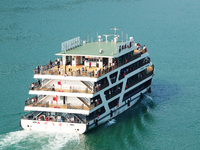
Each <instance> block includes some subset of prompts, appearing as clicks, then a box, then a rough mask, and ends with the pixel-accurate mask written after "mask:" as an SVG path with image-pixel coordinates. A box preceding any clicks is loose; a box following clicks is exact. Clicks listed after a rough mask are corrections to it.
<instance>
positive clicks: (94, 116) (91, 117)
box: [89, 106, 106, 120]
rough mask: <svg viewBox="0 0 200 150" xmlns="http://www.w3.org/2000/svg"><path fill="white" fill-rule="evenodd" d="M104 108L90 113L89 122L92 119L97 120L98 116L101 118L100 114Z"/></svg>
mask: <svg viewBox="0 0 200 150" xmlns="http://www.w3.org/2000/svg"><path fill="white" fill-rule="evenodd" d="M105 111H106V110H105V108H104V106H103V107H101V108H99V109H97V110H96V111H94V112H92V113H91V114H90V115H89V120H93V119H94V118H98V117H99V116H101V115H102V114H104V113H105Z"/></svg>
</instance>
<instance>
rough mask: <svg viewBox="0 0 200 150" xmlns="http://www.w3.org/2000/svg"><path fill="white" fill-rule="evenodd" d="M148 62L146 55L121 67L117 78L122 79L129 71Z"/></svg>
mask: <svg viewBox="0 0 200 150" xmlns="http://www.w3.org/2000/svg"><path fill="white" fill-rule="evenodd" d="M149 62H150V58H149V57H146V58H143V59H141V60H139V61H137V62H135V63H133V64H131V65H129V66H127V67H125V68H123V69H121V70H120V75H119V80H121V79H123V78H124V77H125V76H126V75H127V74H129V73H131V72H132V71H134V70H136V69H138V68H140V67H142V66H144V65H145V64H148V63H149Z"/></svg>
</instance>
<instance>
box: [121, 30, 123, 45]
mask: <svg viewBox="0 0 200 150" xmlns="http://www.w3.org/2000/svg"><path fill="white" fill-rule="evenodd" d="M121 37H122V42H123V31H122V32H121Z"/></svg>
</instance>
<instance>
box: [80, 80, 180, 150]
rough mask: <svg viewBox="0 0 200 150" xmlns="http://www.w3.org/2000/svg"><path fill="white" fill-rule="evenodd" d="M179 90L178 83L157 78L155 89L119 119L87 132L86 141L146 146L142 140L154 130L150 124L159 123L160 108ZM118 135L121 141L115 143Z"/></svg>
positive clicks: (101, 145)
mask: <svg viewBox="0 0 200 150" xmlns="http://www.w3.org/2000/svg"><path fill="white" fill-rule="evenodd" d="M179 90H180V89H179V87H178V86H176V85H175V84H171V83H167V82H166V81H162V80H161V81H155V82H153V85H152V93H150V94H146V95H145V96H144V97H143V98H142V99H141V101H139V102H138V103H137V104H136V105H135V106H133V107H131V108H130V109H129V110H127V111H125V112H124V113H122V114H121V115H119V116H117V117H116V118H115V119H112V120H111V121H109V122H108V123H105V124H103V125H101V126H99V127H97V128H94V129H93V130H91V131H89V132H88V133H87V134H85V135H84V140H83V141H84V143H85V144H84V145H85V146H86V147H89V149H90V148H92V149H97V148H102V149H111V148H112V149H132V148H137V149H143V148H144V149H145V148H146V147H144V145H143V144H142V143H143V142H142V141H143V138H144V137H146V136H147V135H149V134H151V129H150V127H151V126H153V125H154V124H156V120H155V116H154V114H155V111H156V108H157V107H159V105H162V103H164V102H167V101H169V100H171V99H173V98H174V97H175V96H177V95H178V93H179ZM96 136H98V137H99V138H96ZM94 137H95V138H94ZM116 137H117V139H118V143H113V142H114V141H113V140H116ZM109 145H112V146H109Z"/></svg>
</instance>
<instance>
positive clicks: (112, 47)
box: [56, 42, 123, 57]
mask: <svg viewBox="0 0 200 150" xmlns="http://www.w3.org/2000/svg"><path fill="white" fill-rule="evenodd" d="M122 43H123V42H118V43H114V42H93V43H87V44H83V45H81V46H79V47H76V48H73V49H72V50H68V51H62V52H60V53H57V54H56V55H68V56H94V57H115V56H117V55H118V54H119V53H118V45H120V44H122ZM101 49H102V50H103V52H102V53H100V52H99V51H100V50H101Z"/></svg>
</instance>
